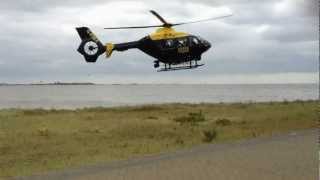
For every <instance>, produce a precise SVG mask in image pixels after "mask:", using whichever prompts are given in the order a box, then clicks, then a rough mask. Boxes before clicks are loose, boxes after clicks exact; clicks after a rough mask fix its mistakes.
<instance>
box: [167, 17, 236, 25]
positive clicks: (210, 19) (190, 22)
mask: <svg viewBox="0 0 320 180" xmlns="http://www.w3.org/2000/svg"><path fill="white" fill-rule="evenodd" d="M230 16H233V14H229V15H224V16H219V17H213V18H209V19H202V20H198V21H189V22H182V23H175V24H172V26H179V25H184V24H193V23H200V22H206V21H213V20H217V19H222V18H226V17H230Z"/></svg>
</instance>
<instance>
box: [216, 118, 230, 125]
mask: <svg viewBox="0 0 320 180" xmlns="http://www.w3.org/2000/svg"><path fill="white" fill-rule="evenodd" d="M216 125H220V126H229V125H231V121H230V120H229V119H226V118H223V119H218V120H217V121H216Z"/></svg>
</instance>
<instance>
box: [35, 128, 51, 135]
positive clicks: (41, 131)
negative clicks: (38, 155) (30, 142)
mask: <svg viewBox="0 0 320 180" xmlns="http://www.w3.org/2000/svg"><path fill="white" fill-rule="evenodd" d="M38 134H39V136H44V137H48V136H49V130H48V128H40V129H38Z"/></svg>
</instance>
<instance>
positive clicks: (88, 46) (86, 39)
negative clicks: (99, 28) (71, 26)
mask: <svg viewBox="0 0 320 180" xmlns="http://www.w3.org/2000/svg"><path fill="white" fill-rule="evenodd" d="M76 30H77V32H78V34H79V36H80V38H81V40H82V42H81V44H80V46H79V48H78V52H79V53H80V54H82V55H83V56H84V58H85V60H86V61H87V62H89V63H94V62H96V61H97V59H98V57H99V56H100V55H101V54H103V53H104V52H105V51H106V48H105V46H104V45H103V44H102V43H101V42H100V41H99V39H98V38H97V37H96V36H95V35H94V34H93V32H91V30H90V29H89V28H88V27H78V28H76Z"/></svg>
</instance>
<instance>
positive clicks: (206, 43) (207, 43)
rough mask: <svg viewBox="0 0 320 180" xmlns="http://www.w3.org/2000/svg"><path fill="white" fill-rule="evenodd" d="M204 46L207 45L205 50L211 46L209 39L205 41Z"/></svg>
mask: <svg viewBox="0 0 320 180" xmlns="http://www.w3.org/2000/svg"><path fill="white" fill-rule="evenodd" d="M204 47H205V50H208V49H210V48H211V44H210V43H209V42H208V41H205V43H204Z"/></svg>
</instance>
